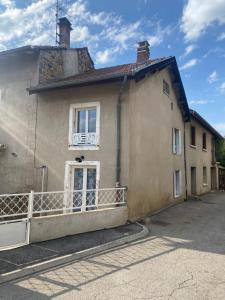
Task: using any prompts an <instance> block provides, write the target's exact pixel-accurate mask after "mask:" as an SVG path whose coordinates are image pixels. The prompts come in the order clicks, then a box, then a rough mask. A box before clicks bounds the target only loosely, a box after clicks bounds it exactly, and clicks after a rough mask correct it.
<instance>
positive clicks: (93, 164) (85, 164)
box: [64, 161, 100, 207]
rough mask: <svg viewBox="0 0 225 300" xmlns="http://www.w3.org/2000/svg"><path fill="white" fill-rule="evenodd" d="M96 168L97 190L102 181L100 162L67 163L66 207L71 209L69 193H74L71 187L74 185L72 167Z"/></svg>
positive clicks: (65, 180)
mask: <svg viewBox="0 0 225 300" xmlns="http://www.w3.org/2000/svg"><path fill="white" fill-rule="evenodd" d="M89 166H90V167H95V168H96V190H97V189H98V188H99V181H100V161H82V162H81V163H78V162H76V161H66V163H65V177H64V190H65V197H64V204H65V207H70V206H71V203H69V202H70V199H71V197H70V196H69V194H68V193H71V192H72V191H73V188H72V187H71V184H72V182H71V181H72V176H71V175H72V167H77V168H84V167H89Z"/></svg>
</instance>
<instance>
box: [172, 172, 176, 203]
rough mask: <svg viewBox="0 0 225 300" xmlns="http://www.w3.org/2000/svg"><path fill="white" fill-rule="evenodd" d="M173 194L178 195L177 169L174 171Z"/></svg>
mask: <svg viewBox="0 0 225 300" xmlns="http://www.w3.org/2000/svg"><path fill="white" fill-rule="evenodd" d="M173 195H174V197H176V171H174V172H173Z"/></svg>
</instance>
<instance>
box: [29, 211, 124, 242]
mask: <svg viewBox="0 0 225 300" xmlns="http://www.w3.org/2000/svg"><path fill="white" fill-rule="evenodd" d="M127 218H128V213H127V207H117V208H106V209H102V210H98V211H88V212H77V213H74V214H66V215H56V216H48V217H38V218H32V219H31V224H30V226H31V227H30V242H31V243H36V242H42V241H47V240H52V239H57V238H60V237H64V236H67V235H73V234H78V233H83V232H88V231H95V230H100V229H105V228H112V227H117V226H121V225H124V224H126V222H127Z"/></svg>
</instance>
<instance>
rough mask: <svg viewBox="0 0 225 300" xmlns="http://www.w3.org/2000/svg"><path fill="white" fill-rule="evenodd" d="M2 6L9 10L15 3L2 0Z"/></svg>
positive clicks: (0, 0) (9, 0)
mask: <svg viewBox="0 0 225 300" xmlns="http://www.w3.org/2000/svg"><path fill="white" fill-rule="evenodd" d="M0 5H2V6H5V7H7V8H9V7H14V5H15V3H14V1H11V0H0Z"/></svg>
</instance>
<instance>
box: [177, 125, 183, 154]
mask: <svg viewBox="0 0 225 300" xmlns="http://www.w3.org/2000/svg"><path fill="white" fill-rule="evenodd" d="M178 151H179V154H182V138H181V130H179V150H178Z"/></svg>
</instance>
